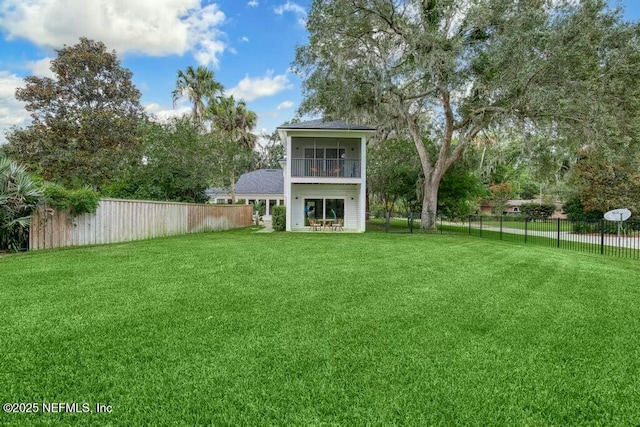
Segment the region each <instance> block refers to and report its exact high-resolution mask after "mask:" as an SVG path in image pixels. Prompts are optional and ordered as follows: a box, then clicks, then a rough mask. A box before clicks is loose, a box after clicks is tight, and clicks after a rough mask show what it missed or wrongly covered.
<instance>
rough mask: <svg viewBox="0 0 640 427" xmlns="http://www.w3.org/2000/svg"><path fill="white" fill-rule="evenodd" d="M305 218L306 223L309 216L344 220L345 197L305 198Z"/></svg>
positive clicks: (306, 223) (307, 223)
mask: <svg viewBox="0 0 640 427" xmlns="http://www.w3.org/2000/svg"><path fill="white" fill-rule="evenodd" d="M304 218H305V220H304V222H305V225H309V221H308V218H314V219H333V220H335V219H338V218H342V220H343V221H344V199H304Z"/></svg>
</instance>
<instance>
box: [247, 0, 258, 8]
mask: <svg viewBox="0 0 640 427" xmlns="http://www.w3.org/2000/svg"><path fill="white" fill-rule="evenodd" d="M247 6H250V7H256V6H258V2H257V1H256V0H251V1H250V2H249V3H247Z"/></svg>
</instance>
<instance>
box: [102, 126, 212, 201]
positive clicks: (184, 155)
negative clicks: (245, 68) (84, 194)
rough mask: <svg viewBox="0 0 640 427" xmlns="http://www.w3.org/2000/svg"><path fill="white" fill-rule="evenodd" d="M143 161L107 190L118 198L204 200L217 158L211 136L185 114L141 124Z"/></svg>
mask: <svg viewBox="0 0 640 427" xmlns="http://www.w3.org/2000/svg"><path fill="white" fill-rule="evenodd" d="M142 145H143V153H144V157H143V161H138V162H137V163H135V164H134V165H132V166H131V167H129V168H128V170H127V171H125V173H123V174H122V175H121V176H120V177H119V179H118V180H117V181H115V182H114V183H113V184H112V185H110V186H109V187H108V188H107V189H106V194H108V195H109V196H111V197H117V198H130V199H142V200H167V201H174V202H190V203H204V202H206V201H207V200H208V197H207V195H206V194H205V193H204V190H205V189H206V188H207V186H208V185H209V184H210V183H211V182H212V181H214V177H215V173H216V170H215V168H214V167H213V165H214V164H215V162H216V161H217V158H216V155H215V152H214V149H213V147H212V137H211V136H209V135H204V134H202V132H201V127H200V125H198V124H197V123H195V122H194V121H193V120H191V119H189V118H188V117H182V118H175V119H173V120H171V121H169V122H166V123H148V124H147V125H146V126H145V127H144V137H143V139H142Z"/></svg>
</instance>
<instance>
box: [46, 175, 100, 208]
mask: <svg viewBox="0 0 640 427" xmlns="http://www.w3.org/2000/svg"><path fill="white" fill-rule="evenodd" d="M42 193H43V195H44V201H45V203H46V204H47V205H49V206H50V207H52V208H54V209H57V210H61V211H67V212H69V213H70V214H71V215H73V216H78V215H82V214H85V213H90V214H93V213H96V210H97V209H98V204H99V203H100V195H99V194H98V193H97V192H95V191H93V190H92V189H90V188H81V189H71V190H69V189H67V188H64V187H62V186H60V185H57V184H53V183H47V184H45V185H43V187H42Z"/></svg>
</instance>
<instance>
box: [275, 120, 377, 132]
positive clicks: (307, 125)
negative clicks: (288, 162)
mask: <svg viewBox="0 0 640 427" xmlns="http://www.w3.org/2000/svg"><path fill="white" fill-rule="evenodd" d="M278 129H305V130H315V129H318V130H363V131H375V130H376V129H375V128H372V127H369V126H362V125H355V124H349V123H345V122H343V121H339V120H334V121H331V122H325V121H323V120H311V121H308V122H301V123H292V124H288V125H283V126H278Z"/></svg>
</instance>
